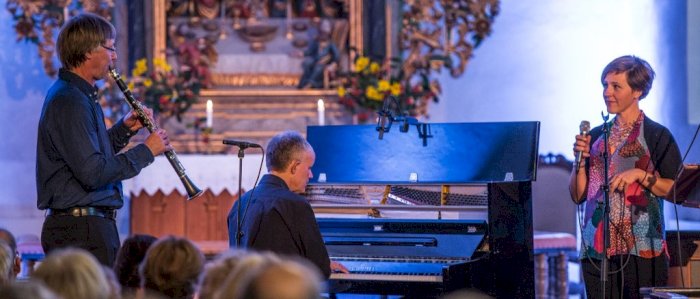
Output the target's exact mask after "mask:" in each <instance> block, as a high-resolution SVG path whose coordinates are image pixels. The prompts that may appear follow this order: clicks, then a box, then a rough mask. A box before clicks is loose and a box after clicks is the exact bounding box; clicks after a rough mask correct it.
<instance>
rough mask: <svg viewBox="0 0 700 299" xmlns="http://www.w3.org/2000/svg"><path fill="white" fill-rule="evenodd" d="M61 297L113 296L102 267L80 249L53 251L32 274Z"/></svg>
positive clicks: (99, 297) (104, 298) (98, 298)
mask: <svg viewBox="0 0 700 299" xmlns="http://www.w3.org/2000/svg"><path fill="white" fill-rule="evenodd" d="M32 278H35V279H38V280H40V281H41V282H43V283H44V284H45V285H46V286H47V287H48V288H49V289H51V290H52V291H53V292H54V293H56V294H57V295H59V296H61V297H63V298H73V299H90V298H92V299H109V298H110V297H111V295H112V292H111V289H110V286H109V282H108V281H107V277H106V276H105V273H104V271H103V269H102V265H101V264H100V263H99V262H98V261H97V259H96V258H95V257H94V256H92V255H91V254H90V253H88V252H87V251H85V250H83V249H78V248H67V249H60V250H56V251H53V252H52V253H50V254H49V255H48V256H47V257H46V259H44V260H43V261H42V262H41V264H39V266H38V267H37V268H36V270H35V271H34V273H33V274H32Z"/></svg>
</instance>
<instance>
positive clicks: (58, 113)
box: [36, 69, 153, 210]
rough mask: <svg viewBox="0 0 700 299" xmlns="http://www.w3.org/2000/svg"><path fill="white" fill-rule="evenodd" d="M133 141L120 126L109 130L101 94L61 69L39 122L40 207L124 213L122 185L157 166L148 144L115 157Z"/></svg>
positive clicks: (47, 97) (37, 156)
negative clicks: (150, 167) (79, 207)
mask: <svg viewBox="0 0 700 299" xmlns="http://www.w3.org/2000/svg"><path fill="white" fill-rule="evenodd" d="M132 135H133V133H132V132H130V131H129V129H128V128H127V127H126V126H125V125H124V124H123V122H122V121H119V122H117V123H116V124H115V125H114V126H113V127H112V128H110V129H109V130H107V128H106V126H105V123H104V115H103V114H102V109H101V107H100V105H99V103H98V102H97V88H96V87H95V86H91V85H90V84H89V83H88V82H87V81H85V80H84V79H82V78H81V77H79V76H78V75H76V74H75V73H72V72H70V71H68V70H65V69H61V70H60V72H59V74H58V80H56V82H55V83H54V84H53V85H52V86H51V88H50V89H49V92H48V94H47V95H46V99H45V101H44V106H43V108H42V111H41V118H40V120H39V134H38V140H37V153H36V187H37V207H38V208H39V209H42V210H43V209H47V208H51V209H66V208H71V207H78V206H94V207H106V208H120V207H121V206H122V205H123V199H122V187H121V180H124V179H128V178H131V177H133V176H136V175H137V174H138V173H139V172H140V171H141V169H143V168H144V167H146V166H147V165H148V164H150V163H151V162H153V154H152V153H151V151H150V150H149V149H148V147H146V146H145V145H144V144H139V145H137V146H135V147H134V148H132V149H130V150H129V151H126V152H123V153H120V154H117V153H118V152H119V151H121V150H122V149H123V148H124V147H125V146H126V145H127V144H128V142H129V138H131V136H132Z"/></svg>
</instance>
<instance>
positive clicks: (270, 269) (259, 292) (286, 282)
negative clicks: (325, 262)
mask: <svg viewBox="0 0 700 299" xmlns="http://www.w3.org/2000/svg"><path fill="white" fill-rule="evenodd" d="M307 264H308V262H302V261H301V260H299V261H295V260H284V261H268V262H267V263H264V264H261V265H260V266H259V267H257V268H256V269H253V270H252V271H248V272H247V273H246V275H245V276H244V277H243V278H242V279H241V281H240V291H239V292H238V293H237V294H234V296H233V297H230V298H241V299H242V298H246V299H315V298H320V280H321V278H320V275H319V273H318V271H317V270H316V269H315V267H313V268H312V266H308V265H307Z"/></svg>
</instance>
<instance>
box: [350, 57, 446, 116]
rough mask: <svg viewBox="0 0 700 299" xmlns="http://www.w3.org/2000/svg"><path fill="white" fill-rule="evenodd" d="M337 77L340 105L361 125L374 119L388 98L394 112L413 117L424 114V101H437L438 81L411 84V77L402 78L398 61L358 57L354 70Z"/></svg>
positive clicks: (425, 102)
mask: <svg viewBox="0 0 700 299" xmlns="http://www.w3.org/2000/svg"><path fill="white" fill-rule="evenodd" d="M340 75H341V76H340V77H341V82H340V85H339V86H338V97H339V98H340V103H341V104H343V105H344V106H345V107H346V108H348V109H349V110H350V111H352V112H353V113H354V114H356V115H357V117H358V121H360V122H365V121H367V120H369V119H371V118H373V117H374V115H375V113H376V111H377V110H379V109H381V107H382V105H383V103H384V100H385V99H386V98H387V97H390V96H391V97H394V99H395V100H393V101H392V105H398V106H399V107H397V108H396V109H400V110H401V112H402V113H407V114H410V115H412V116H417V115H423V114H424V113H425V112H424V111H425V109H424V108H425V106H426V105H427V102H428V101H429V100H433V101H437V99H438V98H437V92H436V91H437V90H439V85H437V82H432V83H427V84H426V82H427V80H419V82H418V83H419V84H413V85H412V82H411V80H410V78H404V76H403V72H401V61H400V60H398V59H391V60H387V61H386V62H384V63H380V62H377V61H372V60H371V59H370V58H368V57H364V56H359V57H357V58H356V59H355V63H354V70H353V71H351V72H348V73H342V74H340ZM436 87H437V88H436Z"/></svg>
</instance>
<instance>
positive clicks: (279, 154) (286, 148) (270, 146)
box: [265, 131, 313, 171]
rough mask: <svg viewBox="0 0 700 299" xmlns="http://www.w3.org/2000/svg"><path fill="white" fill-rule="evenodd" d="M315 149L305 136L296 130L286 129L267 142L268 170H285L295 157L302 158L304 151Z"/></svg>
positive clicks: (266, 159)
mask: <svg viewBox="0 0 700 299" xmlns="http://www.w3.org/2000/svg"><path fill="white" fill-rule="evenodd" d="M309 150H313V149H312V148H311V145H310V144H309V142H307V141H306V139H305V138H304V136H302V135H301V134H300V133H299V132H296V131H284V132H282V133H279V134H277V135H275V136H274V137H272V139H270V142H268V143H267V150H266V153H265V154H266V157H265V162H266V165H267V170H268V171H271V170H275V171H284V170H285V168H286V167H287V166H289V164H290V163H292V161H294V160H295V159H297V160H300V159H301V158H302V154H303V153H304V151H309Z"/></svg>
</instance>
